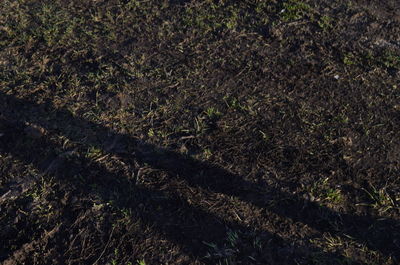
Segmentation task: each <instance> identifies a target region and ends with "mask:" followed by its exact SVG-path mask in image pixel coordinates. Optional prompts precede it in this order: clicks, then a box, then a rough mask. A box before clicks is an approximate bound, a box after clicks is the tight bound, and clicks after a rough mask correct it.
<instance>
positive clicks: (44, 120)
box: [0, 92, 399, 259]
mask: <svg viewBox="0 0 400 265" xmlns="http://www.w3.org/2000/svg"><path fill="white" fill-rule="evenodd" d="M0 114H2V115H3V116H4V117H5V118H6V119H7V120H10V121H12V120H16V119H18V122H17V123H18V124H21V123H23V122H31V123H34V124H38V125H40V126H42V127H44V128H46V129H48V130H51V131H56V132H57V133H60V134H61V135H63V136H65V137H67V138H69V139H70V140H72V141H76V142H80V143H83V144H85V145H91V146H97V147H98V148H102V149H104V146H102V145H101V144H98V143H99V142H103V143H104V142H106V140H107V139H119V141H120V142H123V143H124V144H126V145H127V146H129V148H130V149H131V150H133V151H134V152H135V156H136V157H137V158H138V160H140V161H142V162H144V163H147V164H149V165H150V166H152V167H154V168H157V169H161V170H164V171H166V172H168V173H169V174H174V175H178V176H179V177H180V178H182V179H184V180H185V181H186V182H187V183H188V184H189V185H191V186H193V187H200V188H203V189H207V190H210V191H212V192H217V193H222V194H225V195H229V196H234V197H236V198H238V199H240V200H242V201H244V202H247V203H251V204H253V205H254V206H256V207H260V208H266V209H268V210H269V211H274V212H276V213H277V214H280V215H281V216H282V217H284V218H290V219H292V220H293V221H295V222H301V223H304V224H307V225H308V226H310V227H313V228H315V229H317V230H319V231H320V232H329V233H331V234H336V235H342V234H346V235H348V236H350V237H352V238H353V239H355V240H357V241H359V242H361V243H368V247H369V248H371V249H373V250H377V251H379V252H381V253H383V254H385V255H392V256H393V257H395V258H399V254H398V252H397V250H398V246H396V244H395V240H396V238H397V236H398V232H396V230H395V229H394V228H395V227H398V226H399V224H398V223H396V222H395V221H394V220H387V219H386V220H383V221H382V220H380V219H379V218H373V217H366V216H357V215H350V214H340V213H338V212H335V211H332V210H331V209H329V208H326V207H322V206H319V205H318V204H316V203H313V202H310V201H307V200H305V199H302V198H299V197H297V196H294V195H292V194H288V193H284V192H282V191H279V190H276V189H275V190H274V189H271V188H269V187H259V186H257V185H256V184H254V183H251V182H249V181H246V180H244V179H243V178H242V177H240V176H237V175H235V174H232V173H230V172H227V171H226V170H224V169H222V168H219V167H216V166H213V165H209V164H207V163H204V162H201V161H197V160H194V159H192V158H190V157H187V156H184V155H181V154H178V153H176V152H173V151H170V150H166V149H163V148H160V147H157V146H154V145H152V144H149V143H144V142H142V141H140V140H139V139H135V138H133V137H131V136H129V135H124V134H119V133H116V132H113V131H112V130H110V129H108V128H106V127H104V126H101V125H98V124H95V123H93V122H90V121H87V120H85V119H82V118H79V117H74V116H73V115H72V114H71V113H70V112H69V111H68V110H66V109H57V108H55V107H54V106H52V105H51V104H49V103H44V104H35V103H32V102H30V101H28V100H24V99H17V98H15V97H14V96H11V95H7V94H5V93H4V92H0ZM66 121H67V123H66ZM18 126H19V125H18ZM76 128H81V129H82V130H84V129H88V130H90V131H94V133H95V134H96V137H98V138H100V141H98V140H92V139H89V138H90V137H88V138H86V139H82V138H81V135H82V133H79V134H77V133H76ZM44 141H45V142H44V143H43V141H42V142H41V143H40V145H38V146H37V149H38V150H40V149H41V148H43V147H42V146H43V145H44V146H47V147H46V148H51V146H52V145H53V143H51V142H50V141H46V140H44ZM5 150H6V152H8V153H10V154H12V155H13V156H14V157H16V158H18V159H20V160H22V161H25V162H29V163H33V164H34V165H35V166H36V167H37V168H38V169H39V170H42V171H43V170H45V169H44V168H43V167H42V165H41V164H40V161H36V160H34V161H32V158H31V157H27V156H24V155H23V154H20V153H18V152H16V151H14V150H13V148H5ZM107 151H108V152H111V153H112V152H114V151H113V150H112V149H111V150H107ZM77 160H79V161H80V163H82V164H83V165H85V167H86V169H84V170H89V171H92V170H95V171H96V170H97V171H98V172H104V174H103V173H102V176H101V178H102V180H103V181H104V182H106V183H107V182H109V183H113V184H115V185H118V188H117V189H121V190H123V189H126V188H127V187H129V185H128V183H126V182H125V180H123V179H121V178H120V177H118V176H116V175H114V174H113V173H112V172H108V171H107V170H106V169H105V168H103V167H102V166H101V165H99V164H96V163H93V161H90V160H88V159H86V158H82V157H80V158H79V159H77ZM116 178H118V179H119V184H116V182H115V179H116ZM249 191H251V192H253V193H255V194H254V196H251V197H249V196H246V193H247V192H249ZM83 192H85V191H83ZM135 192H137V193H138V194H141V196H142V198H145V197H151V196H154V194H155V193H157V192H158V191H153V190H147V189H141V188H137V187H136V188H135ZM160 196H162V194H160ZM266 196H269V197H271V196H276V197H277V198H287V200H288V201H290V205H278V206H274V207H271V206H267V200H266ZM175 202H176V201H174V200H172V201H170V202H169V203H167V204H166V205H174V203H175ZM179 204H180V207H182V209H191V210H190V213H188V215H192V216H196V218H199V219H203V220H206V221H205V223H207V226H208V227H215V231H216V235H219V233H218V231H223V230H224V228H223V224H224V223H225V224H227V225H229V226H235V227H238V228H239V229H243V230H248V229H249V228H247V227H245V226H244V225H242V224H240V223H237V222H236V223H229V222H226V221H225V220H221V219H219V218H218V217H216V216H213V215H211V214H210V213H207V212H205V211H203V210H201V209H199V208H194V207H193V206H191V205H189V204H187V203H185V202H184V201H182V200H180V201H179ZM305 205H307V206H306V207H304V206H305ZM167 207H170V206H167ZM285 207H287V208H288V210H282V209H284V208H285ZM132 209H133V210H137V209H136V208H135V207H132ZM175 210H176V209H175ZM161 211H162V213H164V214H165V215H166V216H168V217H169V218H171V223H176V224H183V222H185V221H183V220H182V219H181V218H178V217H174V216H171V214H170V213H171V212H174V209H171V208H163V209H161ZM322 215H324V216H327V218H329V219H330V220H329V223H337V224H341V225H340V229H338V230H336V231H335V229H333V228H332V227H331V226H330V225H329V223H328V222H326V221H325V222H318V221H316V219H319V218H318V217H320V216H322ZM141 218H142V219H143V220H144V221H145V222H147V223H149V224H151V225H152V226H153V227H154V228H156V229H159V230H160V232H161V233H162V234H164V235H165V236H166V237H168V239H170V240H171V241H173V242H176V243H177V244H179V245H182V246H183V248H184V249H185V250H186V251H188V253H190V254H191V255H193V256H198V255H199V253H198V249H199V248H201V247H200V246H195V247H194V246H193V247H192V246H191V244H192V243H191V242H189V241H188V239H187V238H186V239H185V237H177V236H176V234H174V233H171V232H169V230H167V229H163V227H164V224H162V223H160V221H159V220H158V219H157V218H154V217H151V216H142V217H141ZM182 226H183V227H188V224H187V223H186V226H185V225H182ZM189 226H190V225H189ZM370 227H374V229H375V230H376V231H380V232H382V233H385V232H386V234H384V235H383V234H381V235H380V237H379V238H378V239H379V241H378V242H377V243H376V244H372V243H371V240H370V238H369V236H370V230H369V228H370ZM202 229H204V227H203V228H199V227H197V228H196V227H194V226H193V231H191V234H193V235H196V234H197V235H198V236H199V237H201V239H200V240H199V241H208V242H210V241H212V240H213V239H215V238H214V237H213V235H212V234H211V233H204V231H202ZM263 232H264V233H266V234H269V232H267V231H263ZM269 236H271V237H275V238H278V240H279V241H281V242H284V240H283V239H282V238H279V237H278V236H276V235H269ZM295 248H297V249H301V248H302V247H301V246H297V245H295ZM314 249H316V250H318V248H314ZM318 251H321V250H318ZM336 257H339V258H342V259H346V258H344V257H342V256H340V255H336Z"/></svg>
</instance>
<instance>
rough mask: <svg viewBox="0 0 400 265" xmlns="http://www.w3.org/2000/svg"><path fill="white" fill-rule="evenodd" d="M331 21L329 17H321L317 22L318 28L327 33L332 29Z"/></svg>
mask: <svg viewBox="0 0 400 265" xmlns="http://www.w3.org/2000/svg"><path fill="white" fill-rule="evenodd" d="M332 22H333V19H332V18H331V17H329V16H326V15H325V16H322V17H321V18H320V19H319V20H318V26H319V27H320V28H321V29H322V30H324V31H328V30H329V29H332V28H333V25H332Z"/></svg>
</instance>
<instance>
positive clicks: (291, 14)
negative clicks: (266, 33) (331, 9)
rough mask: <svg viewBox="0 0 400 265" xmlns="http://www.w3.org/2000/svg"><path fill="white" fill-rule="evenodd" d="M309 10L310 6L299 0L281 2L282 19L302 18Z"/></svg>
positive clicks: (293, 19) (287, 20)
mask: <svg viewBox="0 0 400 265" xmlns="http://www.w3.org/2000/svg"><path fill="white" fill-rule="evenodd" d="M310 12H311V7H310V6H309V5H308V4H306V3H304V2H302V1H299V0H289V1H288V2H285V3H283V10H282V11H281V18H282V20H283V21H286V22H289V21H295V20H299V19H302V18H304V17H305V16H307V15H308V14H310Z"/></svg>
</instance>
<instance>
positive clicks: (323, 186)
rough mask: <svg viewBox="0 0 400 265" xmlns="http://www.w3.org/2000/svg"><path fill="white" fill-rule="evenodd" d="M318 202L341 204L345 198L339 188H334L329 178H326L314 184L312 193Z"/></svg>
mask: <svg viewBox="0 0 400 265" xmlns="http://www.w3.org/2000/svg"><path fill="white" fill-rule="evenodd" d="M310 193H311V195H312V196H314V197H315V198H316V199H317V200H318V201H321V202H325V203H333V204H340V203H341V202H342V200H343V196H342V194H341V191H340V189H339V188H336V187H332V185H330V183H329V178H324V179H322V180H319V181H317V182H315V183H314V185H313V186H312V187H311V191H310Z"/></svg>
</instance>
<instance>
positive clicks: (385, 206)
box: [359, 185, 399, 213]
mask: <svg viewBox="0 0 400 265" xmlns="http://www.w3.org/2000/svg"><path fill="white" fill-rule="evenodd" d="M363 191H364V192H365V193H366V194H367V196H368V198H369V199H370V200H371V203H363V204H359V205H366V206H370V207H373V208H374V209H377V210H378V211H379V212H380V213H385V212H387V211H389V210H391V209H399V205H398V202H397V200H396V199H394V198H392V197H391V196H390V194H389V193H388V191H387V189H386V188H380V189H377V188H376V187H375V186H373V185H370V189H364V188H363Z"/></svg>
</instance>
